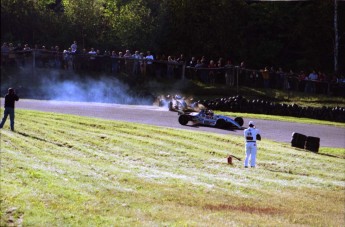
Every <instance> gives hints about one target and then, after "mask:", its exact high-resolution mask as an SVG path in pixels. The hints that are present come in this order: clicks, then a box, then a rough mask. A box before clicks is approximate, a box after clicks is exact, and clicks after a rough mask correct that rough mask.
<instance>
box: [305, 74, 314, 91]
mask: <svg viewBox="0 0 345 227" xmlns="http://www.w3.org/2000/svg"><path fill="white" fill-rule="evenodd" d="M315 81H317V74H316V71H315V70H313V71H312V72H311V73H310V74H309V76H308V80H307V81H306V85H305V92H311V93H314V92H315V88H316V86H315Z"/></svg>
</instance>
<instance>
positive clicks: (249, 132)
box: [244, 127, 259, 167]
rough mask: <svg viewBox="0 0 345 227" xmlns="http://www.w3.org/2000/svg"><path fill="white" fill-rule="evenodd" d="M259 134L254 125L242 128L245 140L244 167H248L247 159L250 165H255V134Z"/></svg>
mask: <svg viewBox="0 0 345 227" xmlns="http://www.w3.org/2000/svg"><path fill="white" fill-rule="evenodd" d="M258 134H259V130H258V129H256V128H254V127H249V128H247V129H245V130H244V138H245V140H246V145H245V146H246V158H245V159H244V167H248V165H249V159H250V166H251V167H255V163H256V152H257V147H256V138H257V137H256V136H257V135H258Z"/></svg>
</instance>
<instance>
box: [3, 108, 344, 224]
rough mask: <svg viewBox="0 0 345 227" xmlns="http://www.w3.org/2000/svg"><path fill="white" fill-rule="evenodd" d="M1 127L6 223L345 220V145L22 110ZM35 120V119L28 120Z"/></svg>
mask: <svg viewBox="0 0 345 227" xmlns="http://www.w3.org/2000/svg"><path fill="white" fill-rule="evenodd" d="M16 114H17V115H16V119H17V123H16V128H17V131H16V132H14V133H13V132H11V131H9V130H8V129H1V131H0V133H1V134H0V135H1V138H0V139H1V209H0V211H1V213H0V215H1V222H0V223H1V226H6V225H8V226H11V225H23V226H47V225H50V226H66V225H68V226H110V225H117V226H133V225H138V226H173V225H175V226H184V225H188V226H248V225H258V224H259V225H262V226H290V225H297V226H303V225H307V226H344V225H345V219H344V213H345V209H344V202H345V194H344V190H345V184H344V182H345V172H344V168H343V166H344V164H345V159H344V149H329V148H328V149H326V150H323V149H324V148H321V150H320V152H319V153H318V154H316V153H312V152H305V151H303V150H299V149H294V148H291V147H290V146H289V145H287V144H281V143H276V142H272V141H268V140H265V139H264V140H263V141H261V142H260V143H259V156H258V166H257V168H255V169H244V168H243V167H242V162H239V161H235V162H234V165H228V164H227V159H226V157H227V156H228V155H229V154H233V155H235V156H238V157H241V158H243V152H244V151H243V141H242V138H241V137H237V136H229V135H218V134H209V133H202V132H193V133H190V131H187V130H177V129H168V128H162V127H155V126H147V125H142V124H131V123H124V122H117V121H108V120H99V119H92V118H85V117H78V116H71V115H62V114H53V113H43V112H37V111H24V110H17V113H16ZM27 119H30V121H28V120H27Z"/></svg>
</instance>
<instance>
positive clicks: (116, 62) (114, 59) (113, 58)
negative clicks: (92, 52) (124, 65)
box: [110, 50, 119, 76]
mask: <svg viewBox="0 0 345 227" xmlns="http://www.w3.org/2000/svg"><path fill="white" fill-rule="evenodd" d="M110 61H111V72H112V73H113V74H114V75H115V76H116V75H117V72H118V65H119V60H118V56H117V54H116V51H114V50H113V51H112V52H111V56H110Z"/></svg>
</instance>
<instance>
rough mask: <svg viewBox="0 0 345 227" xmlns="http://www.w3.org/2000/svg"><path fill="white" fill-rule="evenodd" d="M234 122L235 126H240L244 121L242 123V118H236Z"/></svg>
mask: <svg viewBox="0 0 345 227" xmlns="http://www.w3.org/2000/svg"><path fill="white" fill-rule="evenodd" d="M235 121H236V122H237V124H239V125H240V126H242V125H243V123H244V121H243V118H242V117H236V118H235Z"/></svg>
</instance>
